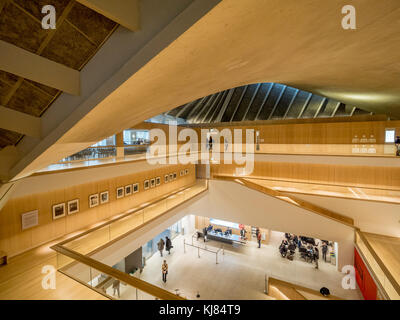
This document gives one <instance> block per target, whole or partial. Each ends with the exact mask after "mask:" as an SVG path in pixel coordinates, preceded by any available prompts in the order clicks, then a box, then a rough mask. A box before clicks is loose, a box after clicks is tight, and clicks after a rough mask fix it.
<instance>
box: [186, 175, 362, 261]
mask: <svg viewBox="0 0 400 320" xmlns="http://www.w3.org/2000/svg"><path fill="white" fill-rule="evenodd" d="M188 210H189V212H190V213H191V214H194V215H199V216H206V217H212V218H218V219H223V220H228V221H235V222H238V223H242V224H247V225H253V226H259V227H262V228H266V229H271V230H276V231H281V232H289V233H294V234H300V235H304V236H310V237H314V238H318V239H328V240H331V241H336V242H338V244H339V255H338V266H339V269H341V267H342V266H343V265H346V264H351V265H352V264H353V254H354V252H353V250H354V229H353V228H351V227H349V226H346V225H344V224H342V223H339V222H336V221H334V220H331V219H328V218H325V217H322V216H320V215H317V214H315V213H312V212H310V211H308V210H305V209H302V208H300V207H297V206H295V205H293V204H290V203H288V202H286V201H282V200H280V199H276V198H274V197H271V196H268V195H266V194H264V193H261V192H258V191H255V190H251V189H249V188H247V187H244V186H241V185H240V184H237V183H234V182H229V181H210V184H209V192H207V193H206V196H204V197H202V198H201V199H199V200H198V201H196V202H194V203H193V204H192V205H191V206H190V207H189V208H188Z"/></svg>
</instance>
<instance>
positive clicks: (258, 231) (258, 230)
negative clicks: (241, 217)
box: [256, 228, 260, 238]
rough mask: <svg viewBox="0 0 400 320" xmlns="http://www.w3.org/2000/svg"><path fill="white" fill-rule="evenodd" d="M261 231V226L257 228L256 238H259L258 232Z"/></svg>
mask: <svg viewBox="0 0 400 320" xmlns="http://www.w3.org/2000/svg"><path fill="white" fill-rule="evenodd" d="M259 233H260V229H259V228H257V229H256V238H258V234H259Z"/></svg>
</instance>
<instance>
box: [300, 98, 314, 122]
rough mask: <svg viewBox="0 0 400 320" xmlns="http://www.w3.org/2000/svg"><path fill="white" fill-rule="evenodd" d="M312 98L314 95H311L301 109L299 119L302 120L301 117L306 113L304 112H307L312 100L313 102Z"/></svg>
mask: <svg viewBox="0 0 400 320" xmlns="http://www.w3.org/2000/svg"><path fill="white" fill-rule="evenodd" d="M312 96H313V94H312V93H310V94H309V95H308V97H307V100H306V101H305V102H304V104H303V107H302V108H301V110H300V113H299V115H298V116H297V119H300V118H301V116H302V115H303V113H304V111H305V110H306V108H307V106H308V104H309V103H310V100H311V98H312Z"/></svg>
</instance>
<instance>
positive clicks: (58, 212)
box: [53, 203, 65, 220]
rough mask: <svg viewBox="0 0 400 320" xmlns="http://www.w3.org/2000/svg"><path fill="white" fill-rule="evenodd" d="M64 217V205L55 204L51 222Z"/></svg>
mask: <svg viewBox="0 0 400 320" xmlns="http://www.w3.org/2000/svg"><path fill="white" fill-rule="evenodd" d="M62 217H65V203H59V204H55V205H54V206H53V220H56V219H59V218H62Z"/></svg>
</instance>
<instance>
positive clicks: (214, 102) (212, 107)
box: [200, 91, 223, 123]
mask: <svg viewBox="0 0 400 320" xmlns="http://www.w3.org/2000/svg"><path fill="white" fill-rule="evenodd" d="M222 94H223V91H221V92H218V94H217V96H216V98H215V99H214V101H213V103H212V105H211V107H210V108H208V111H207V112H206V114H205V115H204V117H203V119H201V121H200V123H204V121H205V120H206V119H207V116H208V115H209V114H210V112H211V111H212V110H214V108H215V104H216V103H217V101H218V99H219V98H220V97H221V95H222ZM214 96H215V95H214Z"/></svg>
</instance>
